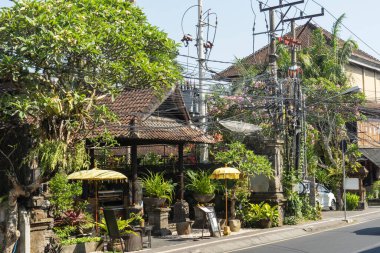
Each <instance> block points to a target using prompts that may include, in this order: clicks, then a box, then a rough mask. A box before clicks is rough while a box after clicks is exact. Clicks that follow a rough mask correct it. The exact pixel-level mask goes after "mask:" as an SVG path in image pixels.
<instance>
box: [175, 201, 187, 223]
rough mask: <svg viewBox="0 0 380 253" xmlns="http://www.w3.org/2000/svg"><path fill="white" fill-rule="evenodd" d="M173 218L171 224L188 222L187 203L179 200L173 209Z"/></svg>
mask: <svg viewBox="0 0 380 253" xmlns="http://www.w3.org/2000/svg"><path fill="white" fill-rule="evenodd" d="M173 211H174V216H173V222H175V223H177V222H185V221H187V220H189V203H187V202H186V201H185V200H179V201H177V202H176V203H175V204H174V207H173Z"/></svg>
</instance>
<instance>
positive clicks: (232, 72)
mask: <svg viewBox="0 0 380 253" xmlns="http://www.w3.org/2000/svg"><path fill="white" fill-rule="evenodd" d="M304 28H305V29H304ZM318 28H320V27H317V26H316V25H314V24H311V23H308V24H306V25H303V26H299V27H297V28H296V36H298V34H299V33H300V32H301V31H302V30H303V32H302V34H301V36H300V37H299V38H298V40H299V41H300V42H301V47H309V46H311V44H312V38H313V36H312V35H313V31H314V30H316V29H318ZM320 29H321V31H322V33H323V34H324V35H325V37H326V39H327V40H329V39H331V37H332V34H331V33H330V32H328V31H326V30H325V29H322V28H320ZM286 35H287V36H290V33H288V34H286ZM343 42H344V41H343V40H340V43H343ZM268 55H269V45H266V46H264V47H263V48H261V49H259V50H257V51H256V52H254V53H252V54H250V55H249V56H247V57H245V58H243V59H242V63H243V64H247V65H263V64H267V62H268ZM351 58H357V59H360V60H365V61H368V62H370V63H372V64H376V65H379V66H380V61H379V60H378V59H376V58H375V57H373V56H371V55H369V54H367V53H366V52H364V51H362V50H360V49H358V50H355V51H354V52H353V53H352V56H351ZM238 76H240V74H239V71H238V68H237V67H236V65H231V66H230V67H228V68H227V69H225V70H223V71H222V72H220V73H218V75H217V76H216V78H217V79H219V78H233V77H238Z"/></svg>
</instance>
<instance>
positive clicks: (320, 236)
mask: <svg viewBox="0 0 380 253" xmlns="http://www.w3.org/2000/svg"><path fill="white" fill-rule="evenodd" d="M231 252H234V253H359V252H360V253H380V218H379V219H376V220H372V221H367V222H364V223H361V224H355V225H351V224H350V225H349V226H346V227H343V228H339V229H334V230H329V231H324V232H320V233H315V234H311V235H308V236H303V237H299V238H296V239H292V240H287V241H282V242H277V243H271V244H267V245H263V246H258V247H252V248H246V249H241V250H237V251H231Z"/></svg>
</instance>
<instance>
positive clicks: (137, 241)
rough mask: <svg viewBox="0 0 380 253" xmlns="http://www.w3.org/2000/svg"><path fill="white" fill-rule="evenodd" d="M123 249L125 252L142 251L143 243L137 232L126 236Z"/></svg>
mask: <svg viewBox="0 0 380 253" xmlns="http://www.w3.org/2000/svg"><path fill="white" fill-rule="evenodd" d="M125 249H126V251H127V252H130V251H138V250H142V249H143V242H142V238H141V234H140V233H139V232H137V231H135V234H133V233H132V234H129V235H127V236H126V239H125Z"/></svg>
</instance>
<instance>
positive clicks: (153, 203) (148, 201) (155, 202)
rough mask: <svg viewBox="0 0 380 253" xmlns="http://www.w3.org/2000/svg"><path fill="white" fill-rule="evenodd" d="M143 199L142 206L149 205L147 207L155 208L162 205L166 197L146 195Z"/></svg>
mask: <svg viewBox="0 0 380 253" xmlns="http://www.w3.org/2000/svg"><path fill="white" fill-rule="evenodd" d="M143 201H144V206H146V207H149V208H156V207H163V206H164V204H165V202H166V199H163V198H150V197H146V198H144V199H143Z"/></svg>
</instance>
